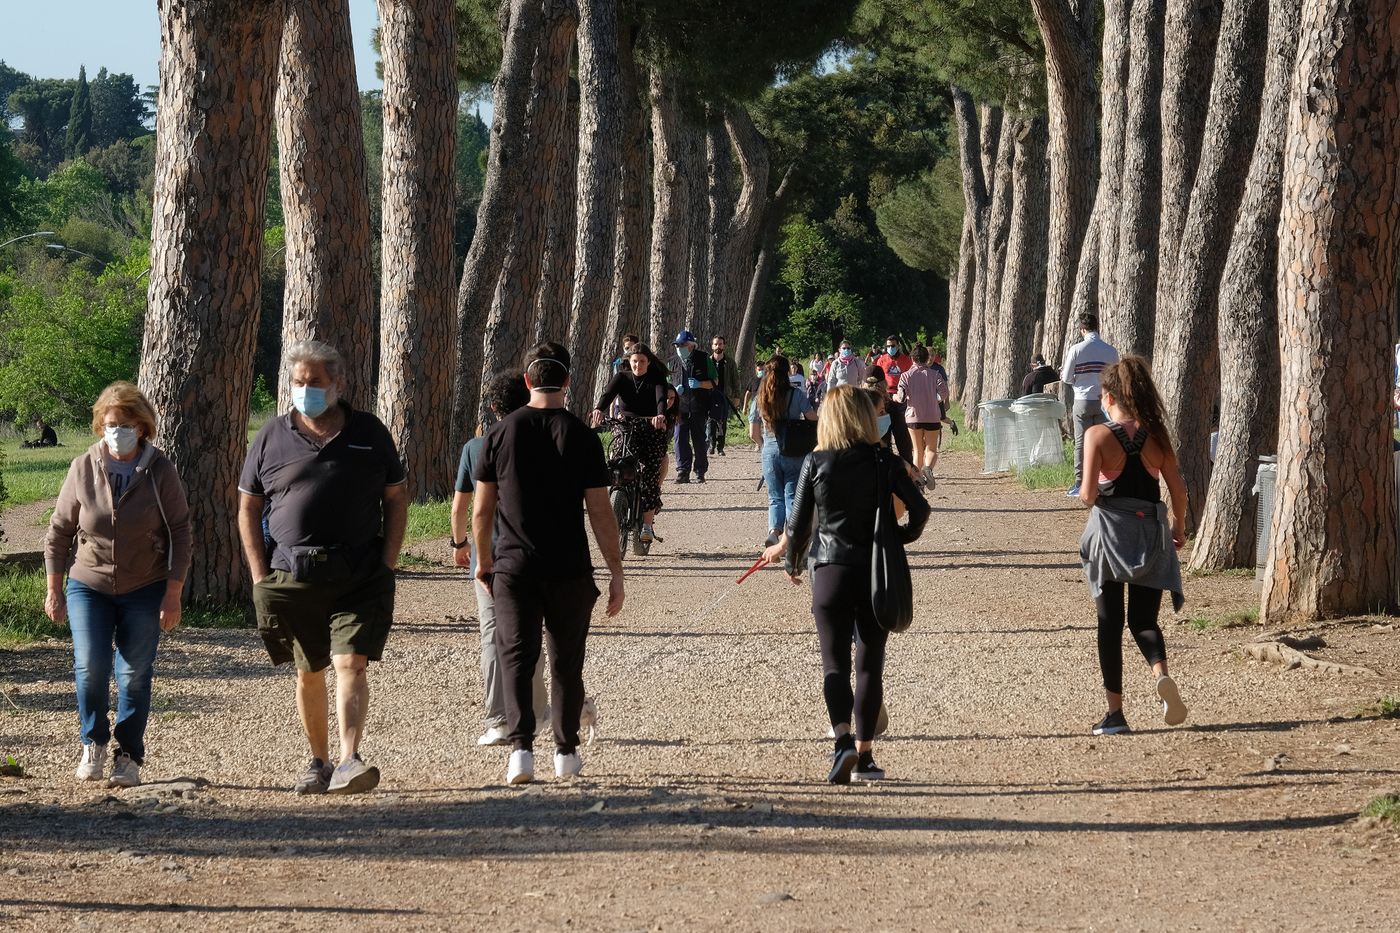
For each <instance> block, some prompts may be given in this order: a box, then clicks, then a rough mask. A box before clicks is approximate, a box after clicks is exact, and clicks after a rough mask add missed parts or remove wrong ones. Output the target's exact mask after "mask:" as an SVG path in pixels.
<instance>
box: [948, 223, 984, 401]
mask: <svg viewBox="0 0 1400 933" xmlns="http://www.w3.org/2000/svg"><path fill="white" fill-rule="evenodd" d="M958 244H959V245H958V266H957V268H956V269H954V270H953V271H951V272H950V273H949V274H948V397H949V398H962V389H963V383H964V380H966V378H967V375H966V374H967V331H968V325H969V320H970V318H971V317H972V280H973V279H974V278H976V276H977V243H976V236H975V234H974V233H973V231H972V215H971V214H969V213H968V212H967V211H963V229H962V237H961V238H960V239H959V241H958Z"/></svg>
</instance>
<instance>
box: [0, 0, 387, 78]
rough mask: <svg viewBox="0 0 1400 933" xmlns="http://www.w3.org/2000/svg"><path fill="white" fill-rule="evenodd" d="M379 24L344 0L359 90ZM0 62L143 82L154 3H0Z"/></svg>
mask: <svg viewBox="0 0 1400 933" xmlns="http://www.w3.org/2000/svg"><path fill="white" fill-rule="evenodd" d="M378 24H379V11H378V9H377V8H376V6H375V0H350V29H351V32H352V33H353V36H354V43H355V72H356V77H357V78H358V80H359V82H360V88H361V89H362V90H369V89H370V88H377V87H380V86H381V82H380V81H379V79H378V78H376V77H375V76H374V62H375V54H374V49H372V48H371V47H370V44H369V34H370V31H371V30H372V29H374V27H375V26H377V25H378ZM0 59H3V60H4V61H5V63H6V64H7V65H9V66H10V67H11V68H17V69H19V70H20V71H24V72H27V73H29V74H31V75H34V76H35V77H39V78H76V77H77V76H78V66H79V65H86V66H87V70H88V74H89V75H94V74H96V73H97V69H99V68H102V67H106V69H107V70H108V71H110V72H126V73H127V74H130V75H131V76H132V77H134V78H135V79H136V83H137V84H139V85H141V86H142V87H145V86H146V85H148V84H155V83H156V80H157V79H158V78H159V76H160V20H159V18H158V17H157V13H156V4H155V0H0Z"/></svg>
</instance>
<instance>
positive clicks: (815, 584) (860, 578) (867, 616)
mask: <svg viewBox="0 0 1400 933" xmlns="http://www.w3.org/2000/svg"><path fill="white" fill-rule="evenodd" d="M812 614H813V615H814V616H816V619H817V638H818V639H819V640H820V641H821V646H822V673H823V674H824V675H825V677H824V680H823V683H822V692H823V693H824V694H825V696H826V711H827V714H828V715H829V716H830V717H831V724H832V725H833V726H837V725H840V724H841V723H850V722H851V713H852V710H854V712H855V722H854V723H852V725H854V726H855V731H856V739H857V740H858V741H861V742H868V741H870V740H872V739H874V738H875V721H876V720H877V719H878V718H879V716H880V704H881V703H883V702H884V700H885V684H884V679H883V675H884V671H885V641H886V639H887V638H888V637H889V633H888V632H886V631H885V630H884V629H883V628H881V627H880V623H878V622H876V621H875V613H874V611H873V610H872V609H871V608H870V563H869V562H868V561H867V562H866V563H864V564H859V565H857V564H820V565H818V566H817V568H816V569H815V570H813V571H812ZM853 634H854V636H855V649H856V665H855V670H856V689H855V693H854V694H853V693H852V692H851V637H852V635H853Z"/></svg>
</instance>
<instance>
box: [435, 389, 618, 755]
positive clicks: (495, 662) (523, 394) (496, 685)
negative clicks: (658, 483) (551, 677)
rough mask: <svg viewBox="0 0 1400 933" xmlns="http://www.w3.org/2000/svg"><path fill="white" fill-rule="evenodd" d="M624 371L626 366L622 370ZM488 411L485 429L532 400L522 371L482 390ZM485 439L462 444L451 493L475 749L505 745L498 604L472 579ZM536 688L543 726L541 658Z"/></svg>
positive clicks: (545, 702)
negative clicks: (479, 713)
mask: <svg viewBox="0 0 1400 933" xmlns="http://www.w3.org/2000/svg"><path fill="white" fill-rule="evenodd" d="M624 369H625V367H624ZM484 401H485V402H486V407H487V409H488V410H489V411H490V412H491V415H492V418H493V421H492V425H490V426H483V427H484V428H485V429H486V430H489V428H490V427H491V426H494V425H495V424H496V423H499V422H500V420H501V419H502V418H504V417H505V416H506V415H508V414H510V413H511V412H513V411H515V410H516V409H517V408H524V407H525V405H526V404H527V403H529V401H530V390H529V389H527V388H526V387H525V377H524V376H522V375H521V374H520V373H499V374H498V375H496V376H495V377H494V378H493V379H492V380H491V381H490V383H488V384H487V386H486V398H485V399H484ZM484 442H485V438H484V437H483V436H482V435H480V434H478V435H477V436H476V437H474V438H472V439H471V440H469V441H467V442H466V443H465V444H463V445H462V457H461V459H460V461H459V462H458V464H457V484H456V487H455V491H454V492H453V494H452V513H451V521H452V540H451V542H450V544H451V546H452V561H453V563H454V564H456V565H457V566H458V567H465V568H466V569H467V572H468V573H469V574H470V575H471V580H472V588H473V589H474V590H476V618H477V624H478V626H479V628H480V630H481V682H482V683H483V684H484V685H485V688H486V690H485V693H486V695H485V697H484V698H483V700H482V707H483V712H484V713H485V719H486V723H485V726H486V731H485V732H483V733H482V734H481V737H480V738H478V739H477V740H476V744H477V745H505V744H506V743H507V742H508V741H509V739H507V738H506V701H505V680H504V678H503V676H502V667H501V653H500V649H499V646H498V645H497V644H496V604H495V601H494V600H492V599H491V593H490V591H489V590H487V589H486V587H484V586H482V585H481V583H480V582H479V581H478V580H477V579H476V547H475V546H474V545H473V544H472V530H471V529H472V495H473V493H474V492H475V491H476V464H477V461H478V460H480V459H481V446H482V444H483V443H484ZM499 539H500V528H499V527H497V528H494V529H492V531H491V544H492V546H493V547H494V546H495V543H496V542H497V541H498V540H499ZM532 685H533V687H534V693H533V697H534V709H535V718H536V719H537V720H539V721H541V722H547V721H548V720H549V694H548V693H547V692H546V691H545V686H544V654H543V653H541V654H540V660H539V662H538V663H537V664H536V665H535V679H534V680H533V681H532Z"/></svg>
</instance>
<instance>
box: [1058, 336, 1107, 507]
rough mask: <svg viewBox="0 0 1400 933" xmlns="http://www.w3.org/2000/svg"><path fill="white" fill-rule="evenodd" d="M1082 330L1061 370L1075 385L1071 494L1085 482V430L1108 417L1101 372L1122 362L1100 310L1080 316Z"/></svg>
mask: <svg viewBox="0 0 1400 933" xmlns="http://www.w3.org/2000/svg"><path fill="white" fill-rule="evenodd" d="M1079 334H1080V336H1081V337H1083V338H1084V339H1083V340H1081V341H1080V342H1079V343H1076V344H1075V345H1074V346H1072V347H1070V349H1069V352H1068V353H1066V354H1065V364H1064V366H1063V367H1062V368H1061V370H1060V381H1061V382H1065V383H1068V384H1069V385H1072V386H1074V486H1073V487H1071V489H1070V490H1069V492H1068V493H1066V495H1067V496H1069V497H1070V498H1075V497H1077V496H1078V495H1079V487H1080V485H1081V484H1083V482H1084V432H1085V431H1087V430H1089V428H1091V427H1093V426H1094V425H1096V424H1103V423H1104V422H1106V421H1107V420H1108V419H1107V418H1106V417H1105V416H1104V413H1103V403H1102V402H1100V401H1099V374H1100V373H1102V372H1103V369H1104V367H1105V366H1108V365H1110V364H1112V363H1116V362H1118V351H1117V350H1115V349H1113V347H1111V346H1109V345H1108V344H1107V343H1105V342H1104V340H1103V338H1102V337H1100V336H1099V316H1098V315H1097V314H1093V313H1089V314H1085V315H1083V316H1081V317H1080V318H1079Z"/></svg>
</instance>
